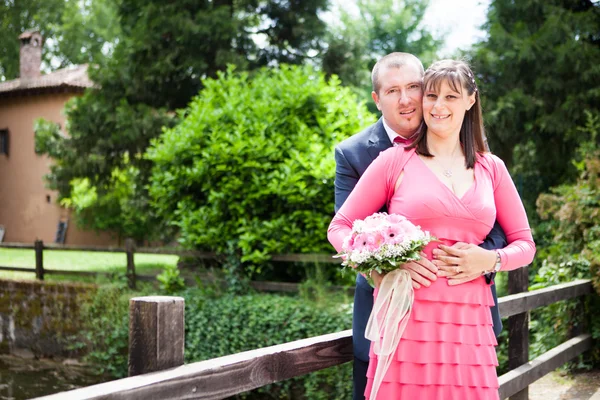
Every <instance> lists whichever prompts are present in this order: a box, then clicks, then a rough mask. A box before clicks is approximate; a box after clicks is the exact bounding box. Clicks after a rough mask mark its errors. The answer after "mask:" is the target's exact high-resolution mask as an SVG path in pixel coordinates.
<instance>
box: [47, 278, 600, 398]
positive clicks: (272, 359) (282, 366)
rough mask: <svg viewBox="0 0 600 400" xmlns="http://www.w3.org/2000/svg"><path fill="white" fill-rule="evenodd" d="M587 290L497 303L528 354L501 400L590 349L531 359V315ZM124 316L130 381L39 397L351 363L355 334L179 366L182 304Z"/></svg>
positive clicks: (238, 385)
mask: <svg viewBox="0 0 600 400" xmlns="http://www.w3.org/2000/svg"><path fill="white" fill-rule="evenodd" d="M515 272H516V274H515V275H512V276H513V277H515V278H513V279H510V275H509V280H510V281H511V282H512V287H513V290H516V289H514V288H515V287H518V283H519V282H518V280H519V279H520V278H519V275H518V274H525V273H526V270H523V271H515ZM511 274H512V272H511ZM515 280H517V282H516V283H515ZM510 285H511V283H509V286H510ZM592 292H593V289H592V284H591V281H589V280H577V281H573V282H570V283H564V284H560V285H555V286H552V287H548V288H545V289H541V290H536V291H532V292H522V293H515V294H511V295H509V296H505V297H502V298H500V299H499V307H500V314H501V316H502V317H509V327H508V329H509V355H511V356H512V357H513V358H511V362H512V363H516V362H517V361H518V360H517V359H516V358H514V355H515V354H516V353H518V352H519V351H524V354H525V355H524V356H523V355H522V354H520V355H519V357H520V358H521V359H523V360H524V361H523V362H521V364H520V365H518V366H517V367H514V368H513V367H511V368H512V369H511V370H510V371H509V372H508V373H506V374H504V375H502V376H500V377H499V381H500V389H499V391H500V398H501V399H505V398H508V397H511V399H519V400H520V399H524V398H527V397H526V396H527V387H528V386H529V385H530V384H531V383H533V382H535V381H536V380H537V379H539V378H541V377H542V376H544V375H545V374H547V373H549V372H551V371H553V370H554V369H556V368H558V367H559V366H561V365H563V364H564V363H565V362H567V361H568V360H571V359H573V358H574V357H576V356H577V355H579V354H581V353H583V352H584V351H586V350H588V349H590V348H591V346H592V338H591V335H589V334H587V333H581V334H578V335H577V336H575V337H573V338H572V339H570V340H568V341H566V342H564V343H562V344H561V345H559V346H557V347H555V348H553V349H552V350H550V351H548V352H546V353H544V354H542V355H541V356H539V357H537V358H535V359H534V360H531V361H528V353H527V347H528V346H527V345H528V344H527V342H526V338H527V332H528V324H527V315H528V312H529V311H530V310H533V309H535V308H538V307H543V306H546V305H549V304H552V303H555V302H557V301H561V300H566V299H572V298H576V297H579V296H584V295H586V294H589V293H592ZM129 311H130V330H129V332H130V333H129V334H130V336H129V343H130V349H129V373H130V377H129V378H124V379H120V380H116V381H113V382H107V383H103V384H99V385H94V386H89V387H86V388H81V389H76V390H72V391H69V392H62V393H58V394H55V395H51V396H46V397H43V398H40V399H44V400H58V399H61V400H91V399H94V400H100V399H139V400H148V399H206V400H209V399H214V400H216V399H224V398H226V397H228V396H232V395H235V394H239V393H243V392H245V391H248V390H252V389H255V388H259V387H262V386H265V385H268V384H270V383H274V382H279V381H282V380H286V379H290V378H292V377H295V376H300V375H304V374H307V373H309V372H313V371H318V370H321V369H324V368H329V367H332V366H335V365H340V364H343V363H345V362H348V361H351V360H352V332H351V331H350V330H347V331H342V332H337V333H332V334H329V335H323V336H318V337H313V338H309V339H304V340H299V341H295V342H291V343H285V344H281V345H277V346H271V347H267V348H262V349H257V350H251V351H247V352H243V353H238V354H233V355H230V356H226V357H221V358H216V359H212V360H206V361H201V362H196V363H192V364H187V365H182V364H183V341H184V332H183V326H184V323H183V318H184V317H183V299H182V298H176V297H158V298H156V297H142V298H134V299H131V301H130V310H129ZM517 332H518V334H517ZM165 368H166V369H165ZM524 396H525V397H524Z"/></svg>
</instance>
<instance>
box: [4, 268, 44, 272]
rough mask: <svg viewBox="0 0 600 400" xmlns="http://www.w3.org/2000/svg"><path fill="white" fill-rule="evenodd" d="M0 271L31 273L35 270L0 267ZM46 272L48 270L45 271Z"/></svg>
mask: <svg viewBox="0 0 600 400" xmlns="http://www.w3.org/2000/svg"><path fill="white" fill-rule="evenodd" d="M0 271H19V272H33V273H35V268H21V267H0ZM46 272H48V270H46Z"/></svg>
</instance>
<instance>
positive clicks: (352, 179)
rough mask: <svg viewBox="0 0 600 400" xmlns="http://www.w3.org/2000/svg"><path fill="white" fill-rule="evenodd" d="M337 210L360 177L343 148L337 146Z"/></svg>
mask: <svg viewBox="0 0 600 400" xmlns="http://www.w3.org/2000/svg"><path fill="white" fill-rule="evenodd" d="M334 154H335V181H334V186H335V212H338V211H339V210H340V208H341V207H342V204H344V202H345V201H346V199H347V198H348V196H349V195H350V192H352V189H353V188H354V186H356V183H357V182H358V179H359V177H360V176H359V174H358V172H357V171H356V170H355V169H354V168H352V166H351V165H350V163H349V162H348V160H347V159H346V156H345V155H344V152H343V151H342V149H340V148H339V146H338V147H336V148H335V153H334Z"/></svg>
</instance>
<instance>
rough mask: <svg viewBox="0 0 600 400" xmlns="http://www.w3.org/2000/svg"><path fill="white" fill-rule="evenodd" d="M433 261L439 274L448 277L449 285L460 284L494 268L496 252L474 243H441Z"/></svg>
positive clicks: (435, 250) (434, 251)
mask: <svg viewBox="0 0 600 400" xmlns="http://www.w3.org/2000/svg"><path fill="white" fill-rule="evenodd" d="M433 257H434V260H433V263H434V264H435V265H437V267H438V268H439V272H438V276H439V277H447V278H448V284H449V285H459V284H461V283H465V282H469V281H472V280H473V279H475V278H478V277H480V276H481V275H483V274H484V273H485V272H486V271H490V270H492V269H493V268H494V264H495V263H496V252H495V251H493V250H486V249H484V248H481V247H479V246H475V245H474V244H469V243H462V242H458V243H455V244H454V245H453V246H446V245H443V244H441V245H439V246H438V248H437V249H434V250H433Z"/></svg>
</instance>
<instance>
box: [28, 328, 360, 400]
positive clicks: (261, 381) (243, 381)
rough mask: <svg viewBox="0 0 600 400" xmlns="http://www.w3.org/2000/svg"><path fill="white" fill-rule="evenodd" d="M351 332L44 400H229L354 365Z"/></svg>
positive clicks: (120, 381)
mask: <svg viewBox="0 0 600 400" xmlns="http://www.w3.org/2000/svg"><path fill="white" fill-rule="evenodd" d="M352 357H353V356H352V330H346V331H342V332H337V333H332V334H328V335H323V336H317V337H313V338H309V339H303V340H298V341H295V342H290V343H285V344H281V345H277V346H271V347H266V348H263V349H257V350H251V351H247V352H243V353H238V354H233V355H230V356H225V357H221V358H216V359H212V360H207V361H201V362H197V363H193V364H187V365H183V366H181V367H177V368H172V369H169V370H165V371H159V372H153V373H150V374H144V375H139V376H134V377H130V378H125V379H120V380H117V381H113V382H107V383H101V384H99V385H93V386H88V387H86V388H81V389H76V390H72V391H69V392H62V393H57V394H54V395H50V396H46V397H41V398H39V400H41V399H43V400H91V399H94V400H108V399H114V400H121V399H122V400H125V399H127V400H148V399H166V400H168V399H173V400H174V399H204V400H217V399H224V398H226V397H228V396H232V395H234V394H238V393H243V392H246V391H248V390H252V389H256V388H258V387H262V386H265V385H268V384H270V383H273V382H279V381H282V380H285V379H290V378H293V377H295V376H300V375H305V374H307V373H309V372H313V371H318V370H321V369H325V368H329V367H332V366H335V365H340V364H343V363H345V362H348V361H351V360H352Z"/></svg>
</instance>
